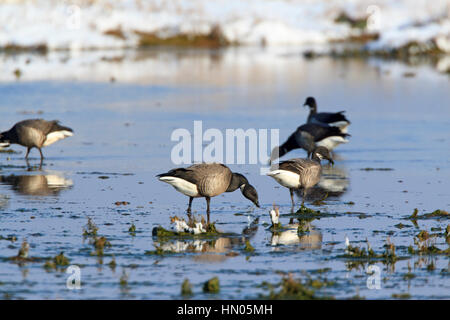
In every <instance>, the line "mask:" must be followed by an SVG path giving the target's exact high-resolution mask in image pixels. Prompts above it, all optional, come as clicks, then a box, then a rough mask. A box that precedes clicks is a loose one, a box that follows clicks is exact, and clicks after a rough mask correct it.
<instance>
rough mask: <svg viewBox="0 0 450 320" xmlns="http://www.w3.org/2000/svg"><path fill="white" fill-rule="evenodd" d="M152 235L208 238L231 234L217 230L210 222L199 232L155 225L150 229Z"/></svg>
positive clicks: (159, 236)
mask: <svg viewBox="0 0 450 320" xmlns="http://www.w3.org/2000/svg"><path fill="white" fill-rule="evenodd" d="M152 235H153V236H154V237H158V238H178V239H186V238H188V239H208V238H215V237H217V236H219V235H221V236H222V235H231V234H229V233H222V232H219V231H218V230H217V229H216V227H215V224H214V223H210V224H209V225H208V226H207V227H206V231H205V232H201V233H197V234H195V233H191V232H183V231H181V232H177V231H174V230H167V229H165V228H163V227H162V226H157V227H154V228H153V230H152Z"/></svg>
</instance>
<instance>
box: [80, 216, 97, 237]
mask: <svg viewBox="0 0 450 320" xmlns="http://www.w3.org/2000/svg"><path fill="white" fill-rule="evenodd" d="M97 232H98V227H97V226H96V225H95V223H94V222H93V221H92V219H91V218H88V222H87V224H86V226H85V227H84V228H83V236H85V237H95V236H97Z"/></svg>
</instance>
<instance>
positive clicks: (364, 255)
mask: <svg viewBox="0 0 450 320" xmlns="http://www.w3.org/2000/svg"><path fill="white" fill-rule="evenodd" d="M366 242H367V249H366V248H361V247H356V246H352V245H350V243H349V242H348V243H346V250H345V254H344V255H342V256H341V257H343V258H351V259H353V260H355V259H356V260H357V261H352V262H354V265H355V266H357V265H359V262H363V263H364V262H371V261H381V262H382V263H386V264H391V263H395V262H396V261H397V260H398V259H400V257H398V256H397V255H396V253H395V245H394V244H393V243H391V241H390V239H389V237H388V238H387V240H386V244H385V245H384V247H385V251H384V252H383V253H376V252H375V251H374V250H373V249H372V247H371V246H370V243H369V241H368V240H366ZM351 266H353V265H351Z"/></svg>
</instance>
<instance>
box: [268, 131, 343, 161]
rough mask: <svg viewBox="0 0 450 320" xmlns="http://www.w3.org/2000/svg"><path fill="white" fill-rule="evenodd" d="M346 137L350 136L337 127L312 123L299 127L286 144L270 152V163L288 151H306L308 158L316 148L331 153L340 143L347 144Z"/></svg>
mask: <svg viewBox="0 0 450 320" xmlns="http://www.w3.org/2000/svg"><path fill="white" fill-rule="evenodd" d="M347 136H350V135H349V134H347V133H343V132H341V130H340V129H339V128H338V127H331V126H328V125H327V126H321V125H318V124H314V123H307V124H304V125H301V126H300V127H298V128H297V130H295V132H294V133H292V134H291V135H290V136H289V138H288V139H287V140H286V142H284V143H283V144H282V145H281V146H279V147H275V148H274V149H273V150H272V154H271V156H270V163H272V162H273V161H274V160H276V159H277V158H281V157H282V156H284V155H285V154H286V153H288V152H289V151H291V150H294V149H299V148H301V149H304V150H306V152H307V153H308V158H309V157H310V155H311V153H312V152H313V150H314V149H315V148H316V147H325V148H327V149H328V150H329V151H331V150H333V149H334V148H336V147H337V146H338V145H340V144H341V143H347V142H348V140H347V139H345V138H346V137H347ZM277 153H278V156H277Z"/></svg>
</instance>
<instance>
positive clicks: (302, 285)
mask: <svg viewBox="0 0 450 320" xmlns="http://www.w3.org/2000/svg"><path fill="white" fill-rule="evenodd" d="M329 285H333V283H328V282H326V281H321V280H319V279H315V280H312V279H309V281H306V282H304V281H301V280H300V279H299V280H296V279H294V277H293V275H292V274H289V275H288V276H285V277H283V278H282V279H281V282H280V283H278V284H276V285H272V284H270V283H267V282H263V283H262V285H261V287H263V288H267V289H268V290H269V293H268V294H260V298H261V299H270V300H323V299H333V297H332V296H326V295H320V294H318V293H317V290H318V289H320V288H323V287H326V286H329ZM277 288H279V290H277Z"/></svg>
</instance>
